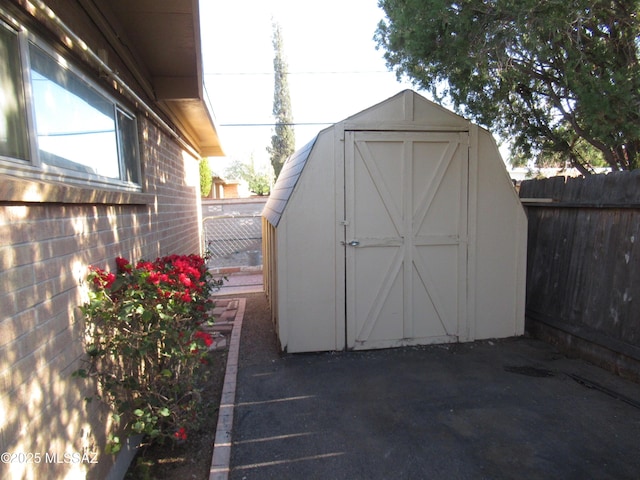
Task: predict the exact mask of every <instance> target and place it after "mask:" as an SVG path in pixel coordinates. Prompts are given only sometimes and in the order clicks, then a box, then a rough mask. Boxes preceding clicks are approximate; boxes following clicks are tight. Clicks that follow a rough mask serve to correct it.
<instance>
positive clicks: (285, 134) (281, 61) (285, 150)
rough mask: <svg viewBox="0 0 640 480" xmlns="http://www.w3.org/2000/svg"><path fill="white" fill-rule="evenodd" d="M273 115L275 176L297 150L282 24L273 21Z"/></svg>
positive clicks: (272, 138)
mask: <svg viewBox="0 0 640 480" xmlns="http://www.w3.org/2000/svg"><path fill="white" fill-rule="evenodd" d="M273 50H274V58H273V72H274V90H273V116H274V117H275V120H276V124H275V133H274V135H272V136H271V146H270V147H268V148H267V151H268V152H269V155H270V158H271V165H272V166H273V172H274V174H275V178H278V175H280V170H282V165H283V164H284V162H285V160H286V159H287V158H288V157H289V155H291V154H292V153H293V151H294V150H295V144H296V141H295V133H294V130H293V114H292V112H291V97H290V95H289V82H288V80H287V74H288V72H287V70H288V66H287V62H286V60H285V58H284V50H283V41H282V33H281V31H280V25H279V24H278V23H275V22H274V23H273Z"/></svg>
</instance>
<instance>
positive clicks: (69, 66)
mask: <svg viewBox="0 0 640 480" xmlns="http://www.w3.org/2000/svg"><path fill="white" fill-rule="evenodd" d="M0 21H1V22H2V23H3V24H4V25H2V26H0V28H6V27H8V28H9V29H11V30H13V31H15V32H16V33H17V36H18V40H19V42H18V43H19V50H20V52H19V54H20V59H21V67H22V83H23V85H22V87H23V89H24V95H25V97H26V98H25V106H26V110H27V111H26V118H27V132H26V133H27V143H28V152H27V155H26V157H28V158H13V157H6V156H3V155H0V174H6V175H12V176H19V177H22V178H26V179H30V180H36V181H44V182H56V183H64V184H69V185H75V186H81V187H87V186H88V187H91V188H104V189H109V190H113V189H116V190H122V191H131V192H140V191H142V186H141V185H142V172H141V158H140V135H139V131H138V121H137V117H136V115H135V113H134V112H133V111H132V110H131V109H129V108H127V107H126V106H125V105H124V104H123V103H122V102H121V101H119V100H118V99H117V98H115V97H114V96H113V95H111V94H110V93H109V92H107V91H106V90H105V89H104V88H102V87H101V86H100V85H98V84H97V83H96V82H95V81H93V79H92V78H91V77H89V76H88V75H87V74H85V73H84V72H83V71H81V70H80V68H78V67H77V66H76V65H75V62H74V61H73V60H71V59H69V58H67V57H65V56H63V55H61V54H60V52H57V51H55V50H54V48H53V47H52V46H51V45H49V44H47V43H46V42H45V41H44V40H42V39H41V38H39V37H38V36H36V35H34V34H32V33H31V32H28V31H27V30H26V28H25V27H24V26H22V25H20V26H19V28H17V27H18V26H17V25H15V23H12V22H9V21H5V19H4V18H3V17H2V16H0ZM30 44H33V45H35V46H36V47H38V48H40V49H41V50H42V51H43V52H44V53H45V54H47V55H49V56H50V57H51V59H52V60H53V61H54V62H56V63H57V64H58V66H60V67H61V68H63V69H66V70H67V71H68V72H69V73H71V74H72V75H74V76H75V77H76V78H77V79H79V80H80V81H82V82H83V83H84V84H85V85H86V86H87V87H89V88H90V89H92V90H94V91H95V92H97V93H98V94H99V95H100V96H101V97H104V99H106V100H107V101H108V102H110V103H111V105H112V107H113V114H114V125H115V132H114V134H115V135H116V150H117V158H116V159H114V160H113V161H116V162H118V168H119V172H120V178H110V177H106V176H101V175H98V174H95V173H89V172H83V171H80V170H74V169H72V168H65V167H61V166H54V165H50V164H47V163H44V162H42V161H41V159H40V155H39V148H38V141H37V130H36V121H35V104H34V103H35V102H34V97H33V91H32V83H31V65H30V52H29V50H30ZM60 59H62V60H63V61H62V62H61V61H60ZM119 113H122V114H123V115H125V116H126V117H128V119H131V120H132V121H133V122H134V124H133V130H134V132H135V138H136V142H135V151H134V155H135V157H136V158H135V159H133V161H132V163H134V168H135V169H136V171H135V172H134V176H137V180H138V182H133V181H127V180H126V179H125V175H126V173H125V172H126V164H127V162H126V161H125V159H124V158H122V152H123V148H122V139H121V138H120V131H119V128H118V123H117V122H118V118H117V117H118V114H119ZM132 133H133V132H132ZM88 154H90V152H88Z"/></svg>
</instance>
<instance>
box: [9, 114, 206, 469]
mask: <svg viewBox="0 0 640 480" xmlns="http://www.w3.org/2000/svg"><path fill="white" fill-rule="evenodd" d="M138 121H139V129H140V138H141V139H144V144H143V146H142V151H141V157H142V169H143V195H141V196H140V197H142V198H145V199H146V200H145V202H144V203H136V204H127V203H117V202H112V203H65V202H59V201H56V202H48V201H47V199H46V198H43V199H42V200H43V201H35V202H16V201H12V202H3V201H0V452H16V453H17V452H22V453H32V454H35V453H39V454H41V455H42V457H41V461H40V462H39V463H37V464H36V463H35V462H31V463H28V462H26V461H20V459H19V458H16V461H15V462H12V463H10V464H6V463H1V464H0V478H20V479H23V478H24V479H40V478H85V477H86V478H104V477H105V476H106V473H107V472H108V471H109V469H110V467H111V465H112V463H113V458H111V456H109V455H106V454H104V453H103V451H104V442H105V430H106V426H107V425H108V423H109V417H108V415H107V414H106V412H105V411H104V410H103V409H101V408H100V405H99V404H98V402H92V403H86V402H85V400H84V398H85V397H86V396H89V395H91V394H92V393H93V388H92V386H91V382H89V381H82V380H79V379H75V378H71V373H72V372H73V371H74V370H76V369H77V368H79V367H80V366H81V365H82V363H81V361H82V359H83V358H84V357H83V324H82V321H81V315H80V312H79V310H78V308H77V306H78V305H80V304H81V303H82V302H83V300H84V298H86V287H87V286H86V282H84V278H85V277H86V274H87V267H88V266H89V265H96V266H100V267H103V268H104V267H109V268H111V269H115V262H114V259H115V257H116V256H125V257H128V258H130V259H132V260H133V259H138V258H148V259H155V258H156V257H157V256H160V255H165V254H172V253H179V254H188V253H201V245H202V240H201V226H200V211H201V207H200V197H199V188H198V185H199V177H198V163H197V160H196V159H195V158H193V157H192V156H191V155H189V154H188V153H187V152H185V151H184V150H182V149H181V148H180V147H179V146H178V145H177V144H176V143H175V142H174V141H173V140H172V139H171V138H170V137H168V136H167V135H166V134H164V133H163V132H162V131H160V130H159V129H157V128H156V127H155V126H154V125H153V124H151V123H150V122H148V121H146V120H144V119H142V118H139V120H138ZM0 181H3V180H0ZM14 182H15V179H14ZM24 183H25V185H27V188H28V184H29V183H30V182H28V181H26V180H25V181H24ZM76 452H79V453H81V454H82V453H87V454H89V457H88V458H89V459H92V460H93V459H95V460H96V461H97V462H98V463H97V464H92V463H87V462H80V463H67V464H65V463H59V464H52V463H45V462H44V459H45V457H44V455H45V453H48V454H51V455H54V454H55V455H59V458H62V455H64V454H65V453H76ZM94 454H95V455H97V457H94ZM51 458H53V457H50V458H49V459H51ZM25 460H26V459H25ZM32 460H33V458H32Z"/></svg>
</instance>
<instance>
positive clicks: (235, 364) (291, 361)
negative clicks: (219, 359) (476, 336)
mask: <svg viewBox="0 0 640 480" xmlns="http://www.w3.org/2000/svg"><path fill="white" fill-rule="evenodd" d="M249 301H251V299H249ZM243 310H244V309H243ZM243 316H244V314H243ZM255 321H256V320H255V319H253V318H249V317H247V318H244V319H243V321H242V322H240V323H236V325H241V326H242V325H244V326H242V328H243V329H244V333H243V334H242V336H243V344H244V342H245V341H247V339H248V340H250V342H252V343H253V344H254V345H255V344H256V342H261V341H262V342H269V343H273V342H272V341H271V339H266V338H263V339H260V338H254V337H253V336H252V335H254V333H252V332H253V331H252V328H253V327H252V323H253V322H255ZM260 321H263V320H260ZM257 331H258V330H256V332H257ZM260 331H264V330H260ZM233 335H235V340H234V341H235V342H236V343H235V344H234V343H233V342H232V345H231V348H232V349H234V348H235V353H234V354H233V356H231V355H230V363H229V364H228V365H229V369H228V375H229V385H233V387H234V391H233V394H231V393H230V392H228V391H226V390H225V392H224V393H223V402H222V404H221V410H220V418H222V419H223V420H221V421H222V422H223V423H222V426H221V424H220V422H219V433H220V435H221V437H220V441H218V436H217V437H216V448H215V450H214V464H213V465H212V470H211V472H212V474H211V477H210V478H211V479H212V480H213V479H216V480H222V479H226V478H230V479H233V480H235V479H237V480H251V479H259V480H265V479H267V480H268V479H278V480H282V479H304V480H309V479H349V480H354V479H394V480H395V479H447V480H448V479H525V478H526V479H544V480H547V479H587V478H589V479H592V478H597V479H638V478H640V385H638V384H635V383H631V382H627V381H625V380H623V379H621V378H619V377H616V376H614V375H612V374H609V373H608V372H605V371H603V370H601V369H599V368H596V367H594V366H592V365H589V364H586V363H584V362H582V361H580V360H576V359H570V358H567V357H565V356H563V355H562V354H560V353H559V352H557V351H556V350H555V349H554V348H553V347H551V346H550V345H548V344H545V343H542V342H540V341H537V340H533V339H529V338H520V339H511V340H504V341H493V342H478V343H471V344H458V345H447V346H429V347H414V348H401V349H394V350H377V351H367V352H344V353H319V354H304V355H284V356H280V355H279V354H278V352H275V351H274V352H272V353H273V354H272V356H271V357H270V360H268V361H261V362H256V363H249V364H246V365H245V364H243V363H242V361H238V355H240V359H242V345H240V331H239V328H238V330H237V331H236V330H235V326H234V332H233ZM230 354H231V352H230ZM225 385H227V382H226V381H225ZM216 454H218V457H216ZM225 462H226V463H225Z"/></svg>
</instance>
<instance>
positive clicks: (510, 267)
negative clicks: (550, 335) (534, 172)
mask: <svg viewBox="0 0 640 480" xmlns="http://www.w3.org/2000/svg"><path fill="white" fill-rule="evenodd" d="M422 158H429V159H431V160H430V161H419V159H422ZM293 159H294V161H292V162H291V165H289V166H288V167H287V170H288V171H287V172H286V174H285V175H282V178H281V179H279V180H278V183H277V184H276V186H275V187H274V189H273V193H272V199H271V200H270V204H269V208H266V209H265V212H264V214H263V216H264V217H265V219H266V221H267V222H268V223H269V225H270V227H271V228H270V229H269V230H268V232H269V234H268V238H267V240H266V242H268V243H267V245H268V250H267V255H266V256H267V257H268V258H267V259H266V260H265V261H266V262H268V280H267V283H268V285H269V289H268V293H269V297H270V298H269V300H270V302H272V312H273V316H274V321H275V323H276V328H277V331H278V337H279V340H280V342H281V346H282V348H283V349H285V350H286V351H288V352H310V351H327V350H343V349H345V348H363V349H364V348H386V347H395V346H402V345H422V344H432V343H445V342H455V341H461V342H464V341H471V340H476V339H486V338H504V337H509V336H512V335H521V334H522V332H523V330H524V297H525V274H526V236H527V234H526V217H525V214H524V210H523V208H522V206H521V204H520V201H519V199H518V197H517V195H516V193H515V190H514V188H513V186H512V184H511V181H510V179H509V177H508V175H507V173H506V169H505V166H504V163H503V162H502V159H501V158H500V154H499V151H498V149H497V146H496V144H495V141H494V140H493V138H492V136H491V134H490V132H488V131H487V130H485V129H482V128H479V127H477V126H475V125H473V124H471V123H470V122H468V121H467V120H465V119H464V118H462V117H460V116H458V115H455V114H454V113H452V112H449V111H447V110H445V109H444V108H442V107H440V106H438V105H436V104H434V103H433V102H430V101H428V100H427V99H425V98H423V97H421V96H420V95H418V94H416V93H414V92H411V91H405V92H401V93H400V94H398V95H396V96H394V97H392V98H390V99H387V100H385V101H384V102H381V103H380V104H378V105H374V106H372V107H371V108H368V109H366V110H364V111H363V112H360V113H358V114H356V115H354V116H352V117H349V118H348V119H345V120H344V121H342V122H339V123H336V124H335V125H333V126H331V127H329V128H327V129H324V130H322V131H321V132H319V134H318V136H317V138H316V140H315V142H313V143H312V144H311V145H309V146H308V149H306V148H305V149H301V151H299V152H297V154H296V155H294V157H293ZM416 159H418V160H416ZM354 240H355V241H357V242H359V244H358V245H357V246H349V245H348V243H349V242H351V241H354Z"/></svg>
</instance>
